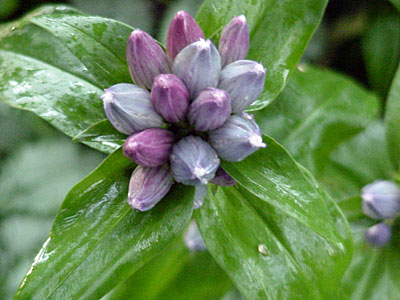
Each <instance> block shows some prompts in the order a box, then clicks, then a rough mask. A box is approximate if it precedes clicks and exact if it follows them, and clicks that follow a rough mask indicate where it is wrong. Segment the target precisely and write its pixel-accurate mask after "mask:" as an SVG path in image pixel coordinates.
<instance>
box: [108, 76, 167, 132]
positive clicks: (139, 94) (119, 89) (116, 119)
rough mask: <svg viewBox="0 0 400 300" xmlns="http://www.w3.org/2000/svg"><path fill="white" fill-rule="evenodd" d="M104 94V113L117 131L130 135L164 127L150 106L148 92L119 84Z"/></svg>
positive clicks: (133, 86)
mask: <svg viewBox="0 0 400 300" xmlns="http://www.w3.org/2000/svg"><path fill="white" fill-rule="evenodd" d="M104 92H105V93H104V94H103V95H102V96H101V98H102V99H103V105H104V111H105V113H106V116H107V118H108V120H109V121H110V122H111V124H112V125H113V126H114V127H115V129H117V130H118V131H120V132H122V133H124V134H132V133H133V132H135V131H137V130H143V129H147V128H153V127H163V126H164V125H165V124H164V122H163V120H162V118H161V117H160V116H159V115H158V114H157V113H156V111H155V110H154V108H153V106H152V105H151V101H150V93H149V91H147V90H145V89H142V88H140V87H138V86H136V85H134V84H128V83H119V84H116V85H113V86H111V87H110V88H108V89H106V90H104Z"/></svg>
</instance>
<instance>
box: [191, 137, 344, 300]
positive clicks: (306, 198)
mask: <svg viewBox="0 0 400 300" xmlns="http://www.w3.org/2000/svg"><path fill="white" fill-rule="evenodd" d="M264 142H265V143H267V145H268V146H267V148H266V149H262V150H259V151H257V152H256V153H254V154H252V155H251V156H250V157H248V158H247V159H245V160H244V161H243V162H239V163H223V167H224V168H225V169H226V170H227V172H228V173H229V174H230V175H231V176H232V177H233V178H235V179H236V180H237V183H238V188H223V189H222V188H220V189H218V190H217V192H216V194H215V195H213V193H212V192H211V191H209V193H208V198H207V199H206V201H205V204H204V206H203V207H202V208H201V209H199V210H198V213H196V218H197V221H198V224H199V227H200V231H201V232H202V235H203V238H204V240H205V242H206V244H207V247H208V249H209V251H210V253H211V254H212V255H213V256H214V258H215V259H216V260H217V262H218V263H219V264H220V265H221V267H222V268H223V269H224V270H225V271H226V272H227V273H228V275H229V276H230V277H231V279H232V280H233V282H234V284H235V285H236V287H237V288H238V289H239V290H240V292H241V293H242V295H243V296H244V297H245V298H246V299H249V300H250V299H251V300H257V299H338V298H337V291H338V288H339V285H340V280H341V277H342V275H343V273H344V271H345V269H346V267H347V265H348V263H349V261H350V258H351V252H352V241H351V235H350V231H349V228H348V225H347V222H346V220H345V218H344V217H343V216H342V215H341V213H340V211H339V210H338V208H337V207H336V206H335V203H334V202H333V201H332V200H331V199H330V198H329V196H327V195H326V193H324V192H323V191H322V190H320V189H319V188H318V186H317V185H316V182H315V180H314V179H313V178H312V176H311V175H310V173H308V171H306V170H305V169H304V168H302V167H300V166H299V165H298V164H297V163H296V162H295V161H294V160H293V159H292V158H291V157H290V156H289V155H288V153H287V152H286V151H285V150H284V149H283V148H282V147H281V146H280V145H279V144H277V143H276V142H275V141H274V140H272V139H270V138H268V137H265V136H264Z"/></svg>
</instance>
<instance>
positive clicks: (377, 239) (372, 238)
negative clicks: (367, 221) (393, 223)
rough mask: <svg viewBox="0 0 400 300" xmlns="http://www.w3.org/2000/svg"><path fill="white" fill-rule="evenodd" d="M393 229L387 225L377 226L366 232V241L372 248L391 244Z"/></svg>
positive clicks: (380, 224)
mask: <svg viewBox="0 0 400 300" xmlns="http://www.w3.org/2000/svg"><path fill="white" fill-rule="evenodd" d="M391 236H392V229H391V228H390V226H389V225H387V224H385V223H383V222H382V223H379V224H376V225H374V226H372V227H370V228H368V229H367V230H366V231H365V232H364V238H365V240H366V241H367V242H368V243H369V244H370V245H372V246H377V247H381V246H384V245H386V244H387V243H389V242H390V238H391Z"/></svg>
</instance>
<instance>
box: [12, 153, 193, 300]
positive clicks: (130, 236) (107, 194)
mask: <svg viewBox="0 0 400 300" xmlns="http://www.w3.org/2000/svg"><path fill="white" fill-rule="evenodd" d="M132 167H133V165H132V163H131V162H130V161H129V160H127V159H126V158H124V157H123V156H122V153H121V151H120V150H118V151H116V152H114V153H113V154H112V155H111V156H109V157H108V158H107V159H106V160H105V161H104V162H103V163H102V164H101V165H100V166H99V167H98V168H97V169H96V170H95V171H94V172H93V173H92V174H90V175H89V176H88V177H86V178H85V179H84V180H83V181H82V182H80V183H79V184H78V185H76V186H75V187H74V188H73V189H72V190H71V191H70V192H69V193H68V195H67V197H66V199H65V201H64V203H63V204H62V206H61V209H60V211H59V213H58V215H57V217H56V220H55V223H54V225H53V228H52V230H51V232H50V235H49V238H48V239H47V240H46V242H45V243H44V245H43V248H42V249H41V250H40V252H39V253H38V255H37V256H36V259H35V261H34V263H33V264H32V267H31V269H30V270H29V271H28V273H27V275H26V277H25V279H24V280H23V282H22V284H21V286H20V288H19V290H18V291H17V294H16V295H15V298H14V300H19V299H32V300H34V299H40V300H45V299H77V300H78V299H98V298H100V297H101V296H103V295H105V294H106V293H107V292H108V291H109V290H111V289H112V288H113V287H114V286H116V285H117V284H118V283H119V282H121V281H123V280H124V279H126V278H127V277H129V276H130V275H131V274H132V273H133V272H135V271H136V270H138V269H139V268H140V267H141V266H142V265H143V264H144V263H145V262H146V261H148V260H150V259H151V258H152V257H154V256H155V255H156V254H157V253H159V252H160V251H161V250H162V249H163V248H164V247H165V246H167V244H168V243H169V242H170V241H171V240H172V239H173V238H174V237H175V236H176V235H177V234H178V233H180V232H181V231H182V230H183V228H184V227H185V226H186V224H187V223H188V222H189V220H190V217H191V214H192V207H193V202H192V197H193V189H192V188H190V187H185V186H182V185H175V186H174V187H173V189H172V190H171V191H170V192H169V193H168V195H167V196H166V197H165V198H164V199H163V201H161V202H160V203H159V204H158V205H157V206H156V207H155V208H154V209H152V210H151V211H148V212H139V211H134V210H132V209H130V208H129V206H128V204H127V201H126V199H127V194H128V182H129V177H130V173H131V172H132ZM44 283H45V284H44Z"/></svg>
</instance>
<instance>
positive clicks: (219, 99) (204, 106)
mask: <svg viewBox="0 0 400 300" xmlns="http://www.w3.org/2000/svg"><path fill="white" fill-rule="evenodd" d="M230 102H231V101H230V99H229V95H228V93H227V92H225V91H223V90H218V89H216V88H206V89H204V90H202V91H201V92H200V94H199V96H198V97H197V98H196V100H194V101H193V102H192V104H191V105H190V108H189V114H188V120H189V123H190V125H192V126H193V127H194V128H195V129H196V130H198V131H209V130H214V129H217V128H219V127H221V126H222V124H224V123H225V121H226V120H227V119H228V118H229V116H230V115H231V103H230Z"/></svg>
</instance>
